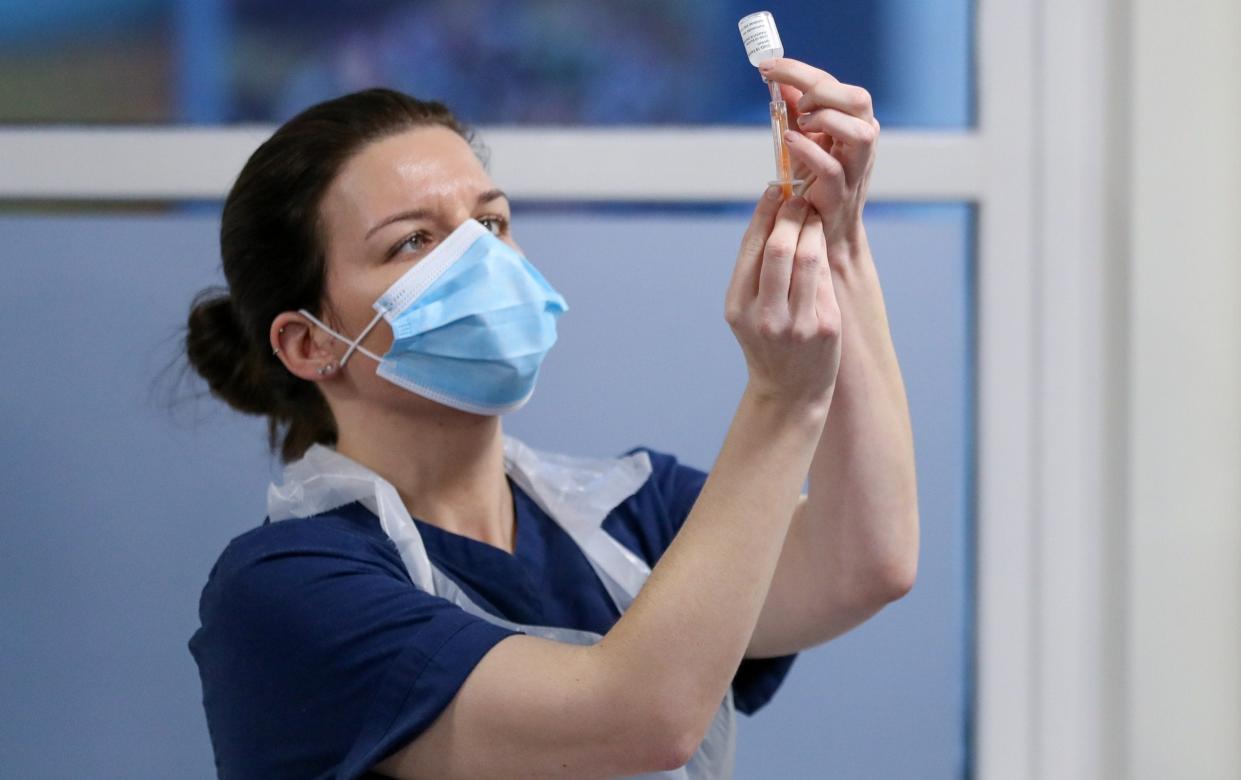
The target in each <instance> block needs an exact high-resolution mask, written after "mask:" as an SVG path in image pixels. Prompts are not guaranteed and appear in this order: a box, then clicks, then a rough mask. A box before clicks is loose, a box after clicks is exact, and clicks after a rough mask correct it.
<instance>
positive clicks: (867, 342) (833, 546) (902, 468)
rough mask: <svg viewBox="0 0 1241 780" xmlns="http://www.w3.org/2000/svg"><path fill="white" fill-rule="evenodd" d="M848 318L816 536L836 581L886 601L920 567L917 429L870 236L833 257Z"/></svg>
mask: <svg viewBox="0 0 1241 780" xmlns="http://www.w3.org/2000/svg"><path fill="white" fill-rule="evenodd" d="M832 271H833V277H834V280H835V286H836V296H837V300H838V301H839V305H840V309H841V317H842V320H843V322H844V327H843V329H842V338H843V343H842V347H841V360H840V371H839V373H838V375H837V379H836V392H835V396H834V399H833V402H832V407H831V412H830V413H829V415H828V419H827V424H826V426H825V428H824V431H823V436H822V439H821V441H820V442H819V446H818V448H817V450H816V452H815V455H814V459H813V461H812V463H811V466H810V491H809V495H808V498H807V504H806V507H805V508H804V509H803V513H804V516H805V519H806V523H807V525H806V528H805V529H802V530H804V531H805V533H806V539H807V542H808V543H809V545H810V546H811V548H812V549H816V550H820V551H822V554H823V555H826V556H830V557H831V560H830V561H828V562H827V565H825V566H824V567H823V571H826V572H831V573H832V576H833V577H835V578H836V580H835V583H834V584H835V586H836V587H840V588H849V589H857V590H858V591H860V594H861V595H863V596H868V595H870V594H872V593H873V594H876V595H878V596H879V597H880V600H883V597H885V596H888V595H899V594H900V593H902V592H903V591H904V590H907V589H908V587H909V586H910V585H912V579H913V576H914V573H915V571H916V568H917V555H918V513H917V480H916V477H915V469H914V451H913V433H912V429H911V426H910V420H909V406H908V401H907V399H906V396H905V387H904V382H903V380H902V378H901V371H900V365H899V364H898V362H897V358H896V352H895V349H894V348H893V345H892V338H891V334H890V331H889V328H888V319H887V313H886V310H885V307H884V302H883V293H882V290H881V288H880V285H879V277H878V274H877V272H876V270H875V266H874V262H873V260H872V258H871V255H870V251H869V247H868V246H867V244H866V241H865V234H864V233H863V234H862V236H861V241H860V243H859V245H858V246H857V247H855V248H854V250H853V251H852V252H850V253H849V255H848V256H845V257H837V258H834V261H833V263H832Z"/></svg>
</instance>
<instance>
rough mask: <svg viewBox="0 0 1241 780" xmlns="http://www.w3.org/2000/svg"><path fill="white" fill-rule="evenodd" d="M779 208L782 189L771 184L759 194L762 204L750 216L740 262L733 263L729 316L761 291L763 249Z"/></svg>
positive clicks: (726, 302) (726, 298)
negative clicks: (759, 278)
mask: <svg viewBox="0 0 1241 780" xmlns="http://www.w3.org/2000/svg"><path fill="white" fill-rule="evenodd" d="M779 210H780V188H779V187H768V188H767V190H766V192H764V193H763V194H762V195H760V196H759V199H758V203H757V204H755V206H754V214H753V216H751V217H750V224H749V226H747V227H746V229H745V233H744V234H743V235H742V237H741V248H740V249H739V250H738V252H737V263H736V265H734V266H733V275H732V278H731V279H730V280H729V282H728V291H727V292H726V293H725V295H724V306H725V310H726V315H728V312H729V311H730V310H732V309H733V308H734V307H739V306H744V305H745V304H746V303H749V302H750V301H752V300H753V299H754V296H755V295H757V294H758V269H759V266H760V261H761V259H762V257H763V248H764V247H765V246H766V244H767V236H769V235H771V227H772V225H773V223H774V222H775V220H776V212H777V211H779ZM729 316H731V315H729Z"/></svg>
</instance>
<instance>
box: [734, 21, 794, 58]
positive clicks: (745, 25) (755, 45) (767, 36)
mask: <svg viewBox="0 0 1241 780" xmlns="http://www.w3.org/2000/svg"><path fill="white" fill-rule="evenodd" d="M737 28H738V29H740V30H741V42H742V43H743V44H745V53H746V56H747V57H749V58H750V64H751V65H753V66H754V67H756V68H757V67H758V66H759V64H760V63H762V62H765V61H766V60H770V59H773V58H776V57H783V56H784V44H783V43H781V42H780V32H779V31H778V30H777V29H776V20H775V18H774V17H773V16H772V15H771V12H770V11H757V12H755V13H752V14H749V15H748V16H744V17H742V19H741V21H739V22H737Z"/></svg>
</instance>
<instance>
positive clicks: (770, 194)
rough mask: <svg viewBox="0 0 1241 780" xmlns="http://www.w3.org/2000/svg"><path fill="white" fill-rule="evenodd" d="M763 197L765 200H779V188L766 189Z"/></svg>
mask: <svg viewBox="0 0 1241 780" xmlns="http://www.w3.org/2000/svg"><path fill="white" fill-rule="evenodd" d="M763 197H765V198H767V200H779V199H780V188H779V187H768V188H767V192H765V193H763Z"/></svg>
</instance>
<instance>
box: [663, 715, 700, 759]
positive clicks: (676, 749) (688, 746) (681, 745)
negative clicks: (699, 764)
mask: <svg viewBox="0 0 1241 780" xmlns="http://www.w3.org/2000/svg"><path fill="white" fill-rule="evenodd" d="M682 720H684V718H682ZM705 736H706V731H705V729H700V728H694V727H687V726H685V725H682V726H681V727H680V728H676V729H673V730H671V731H669V732H668V733H667V734H666V735H665V737H664V738H663V739H662V740H660V741H659V744H660V749H659V752H658V753H657V754H656V755H655V756H653V758H654V763H655V767H654V768H655V770H656V771H660V772H669V771H672V770H675V769H680V768H681V767H683V766H685V765H686V764H688V763H689V760H690V759H691V758H693V757H694V754H695V753H697V752H698V746H699V745H701V744H702V740H703V738H704V737H705Z"/></svg>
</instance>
